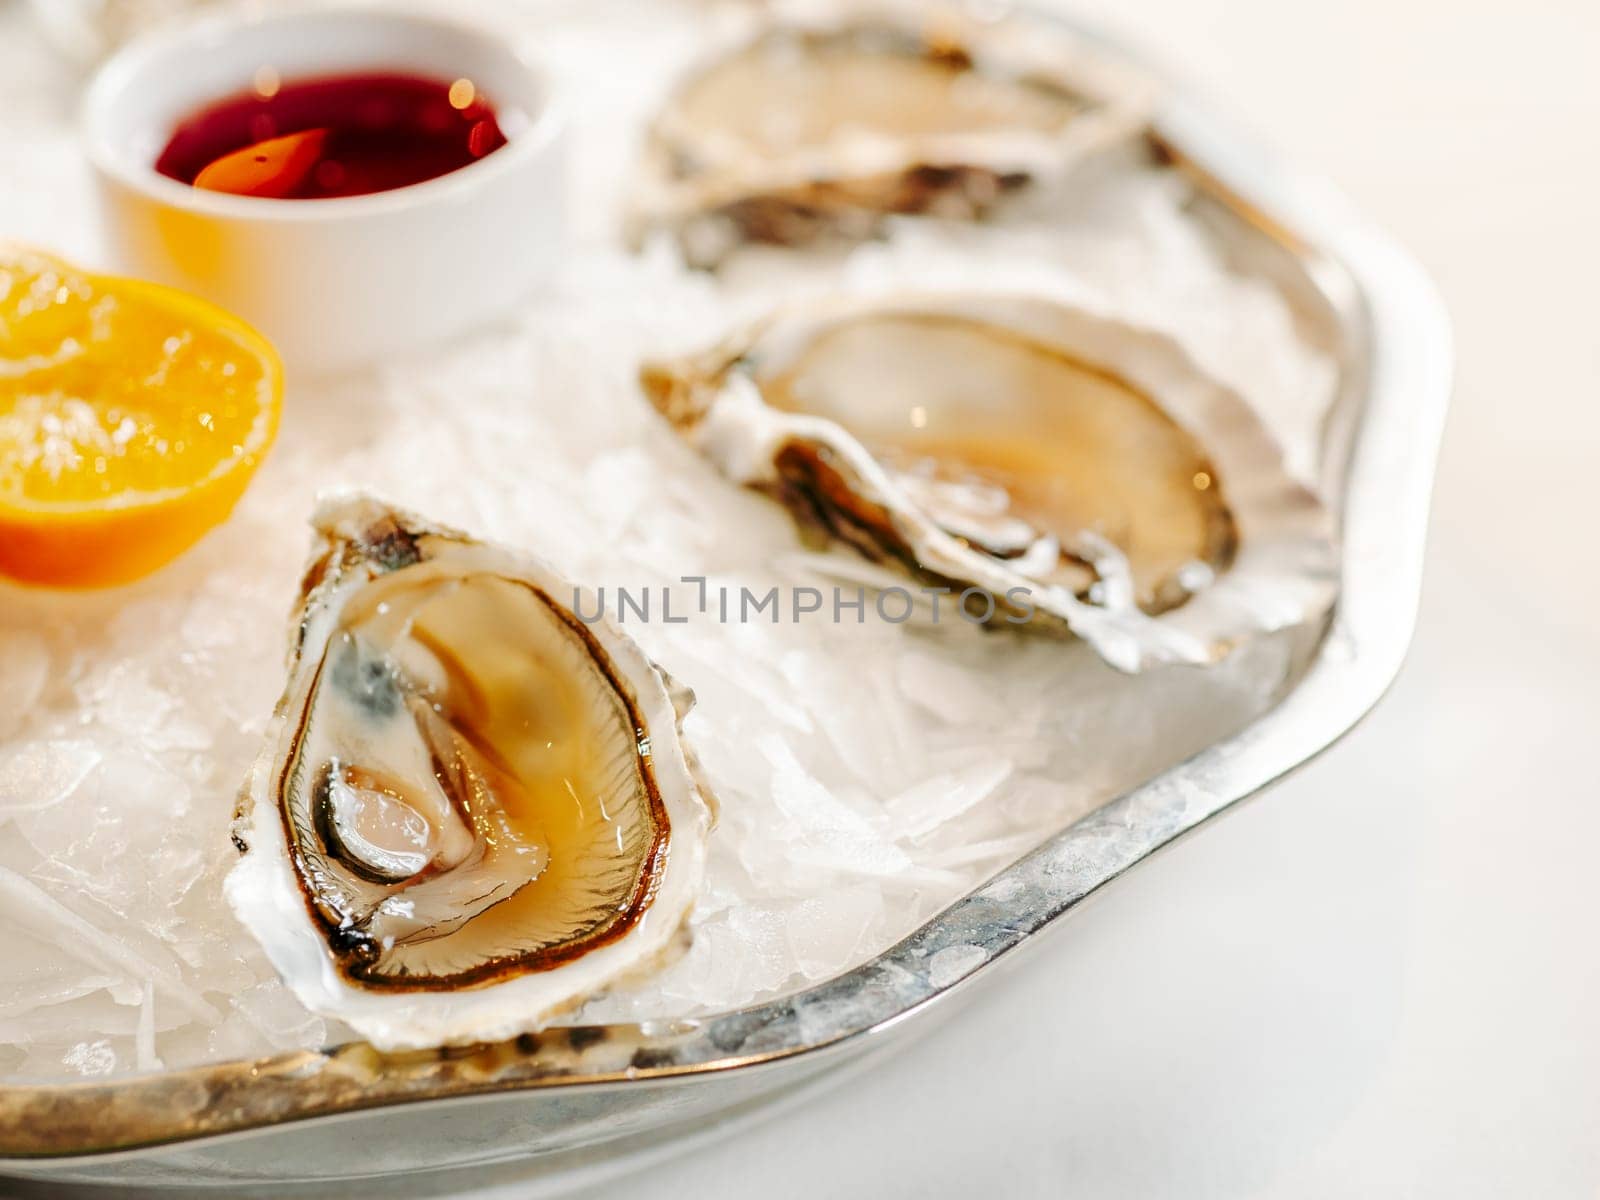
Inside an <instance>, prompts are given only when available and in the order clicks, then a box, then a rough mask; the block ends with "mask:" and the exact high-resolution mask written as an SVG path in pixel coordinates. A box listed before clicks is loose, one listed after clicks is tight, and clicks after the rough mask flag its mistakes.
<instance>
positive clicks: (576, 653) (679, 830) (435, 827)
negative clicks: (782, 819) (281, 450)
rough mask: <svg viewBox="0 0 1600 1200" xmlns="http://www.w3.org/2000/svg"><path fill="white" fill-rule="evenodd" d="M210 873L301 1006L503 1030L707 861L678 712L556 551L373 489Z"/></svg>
mask: <svg viewBox="0 0 1600 1200" xmlns="http://www.w3.org/2000/svg"><path fill="white" fill-rule="evenodd" d="M315 525H316V528H317V532H318V535H319V544H318V548H317V553H316V556H315V558H314V560H313V564H312V567H311V569H310V571H309V573H308V575H307V577H306V581H305V585H304V592H303V597H302V603H301V607H300V609H299V612H298V614H297V617H296V621H295V634H294V644H293V647H292V651H291V657H290V671H289V681H288V685H287V687H286V689H285V691H284V694H283V698H282V699H281V700H280V701H279V704H278V707H277V710H276V712H275V714H274V717H273V720H272V723H271V726H270V728H269V731H268V736H267V742H266V747H265V749H264V751H263V752H262V754H261V756H260V758H259V760H258V761H257V763H256V765H255V768H254V770H253V771H252V773H251V777H250V780H249V782H248V785H247V788H246V793H245V796H244V798H243V802H242V805H241V812H240V814H239V817H238V819H237V821H236V822H235V840H236V842H237V843H238V845H239V848H240V849H241V851H242V852H243V857H242V859H241V860H240V862H239V864H238V866H236V867H235V868H234V869H233V871H232V872H231V873H230V874H229V876H228V878H227V881H226V885H225V890H226V893H227V897H228V900H229V902H230V903H231V905H232V906H233V908H234V910H235V911H236V912H237V914H238V915H239V918H240V920H241V921H243V922H244V924H245V925H246V926H247V927H248V928H249V929H250V930H251V931H252V932H253V933H254V934H255V936H256V938H257V939H258V940H259V941H260V942H261V944H262V946H263V947H264V948H265V950H266V952H267V956H268V957H269V958H270V959H271V960H272V963H273V965H274V966H275V967H276V968H277V969H278V971H279V973H280V974H281V975H282V976H283V978H284V980H285V981H286V982H287V983H288V984H289V986H290V987H291V988H292V989H293V990H294V992H295V994H296V995H297V996H299V998H300V1000H301V1001H302V1002H303V1003H304V1004H305V1005H306V1006H307V1007H308V1008H310V1009H312V1010H314V1011H316V1012H319V1013H322V1014H324V1015H326V1016H331V1017H335V1018H338V1019H340V1020H342V1021H344V1022H346V1023H347V1024H349V1025H351V1026H353V1027H354V1028H355V1029H356V1030H357V1031H358V1032H359V1033H360V1034H362V1035H363V1036H364V1037H366V1038H367V1039H368V1040H369V1041H371V1042H373V1043H374V1044H375V1045H377V1046H379V1047H381V1048H385V1049H388V1048H397V1047H417V1046H428V1045H438V1044H443V1043H452V1042H477V1041H492V1040H498V1039H501V1038H506V1037H511V1036H514V1035H515V1034H518V1033H521V1032H524V1031H526V1030H528V1029H531V1028H536V1027H538V1026H539V1025H540V1024H541V1023H543V1022H545V1021H546V1020H547V1019H548V1018H549V1017H550V1016H552V1015H553V1014H556V1013H558V1012H560V1011H561V1010H563V1009H565V1008H568V1007H570V1006H572V1005H573V1004H575V1003H576V1002H578V1001H580V1000H582V999H583V998H584V997H586V996H588V995H590V994H592V993H593V992H595V991H597V990H599V989H601V988H603V987H605V986H606V985H607V984H609V983H611V982H613V981H615V980H617V979H618V978H619V977H622V976H624V975H627V974H630V973H633V972H635V971H638V970H641V969H644V968H647V967H649V966H652V965H655V964H656V963H657V961H658V960H660V959H661V958H662V957H663V956H664V955H666V954H667V953H669V952H670V951H671V950H673V949H674V948H675V947H676V946H677V945H679V944H681V939H680V931H681V930H682V927H683V925H684V919H685V917H686V915H687V913H688V911H689V908H690V905H691V903H692V902H693V900H694V898H695V896H696V894H697V892H698V891H699V887H700V881H701V876H702V871H703V864H704V857H705V840H706V836H707V832H708V830H709V827H710V824H711V811H710V808H709V806H708V804H707V801H706V799H705V798H704V797H703V796H702V794H701V792H700V790H699V788H698V787H697V785H696V782H695V779H694V777H693V774H692V769H691V760H690V759H689V757H688V755H687V753H686V751H685V750H684V748H683V746H682V744H681V743H680V741H679V728H678V726H679V722H680V720H681V718H682V716H683V715H684V713H686V712H687V710H688V707H689V705H690V704H691V703H692V697H690V696H689V695H688V693H687V692H686V691H684V690H682V689H674V688H673V687H672V686H671V685H670V683H669V681H668V680H667V678H666V677H665V676H664V675H663V674H662V673H661V671H660V670H659V669H658V668H656V667H655V666H654V665H653V664H652V663H651V662H650V660H649V659H648V658H646V657H645V655H644V653H643V652H642V651H641V650H640V649H639V648H638V647H637V646H636V645H635V644H634V643H633V642H632V641H631V640H629V639H628V638H627V637H626V636H625V635H623V634H622V632H621V631H620V630H618V629H616V628H615V627H614V626H612V625H610V624H608V623H605V622H600V621H596V622H593V623H586V622H585V621H584V620H582V619H580V618H579V617H578V616H577V615H576V613H575V612H574V610H573V609H572V608H569V607H568V605H569V604H574V603H575V599H576V594H575V591H574V589H573V587H572V585H571V584H569V583H567V582H566V581H564V580H563V579H562V578H561V577H560V576H558V575H557V574H556V573H555V572H554V571H552V570H551V569H550V568H549V567H547V566H545V565H543V564H542V563H539V562H537V561H535V560H533V559H531V558H528V557H526V556H524V555H520V554H516V553H513V552H512V551H509V550H506V549H502V548H499V547H495V546H491V545H486V544H484V543H481V542H477V541H474V540H473V539H471V538H468V537H466V536H465V535H463V534H460V533H455V532H453V531H450V530H447V529H443V528H440V527H437V526H434V525H430V524H428V523H426V522H424V521H422V520H420V519H419V518H417V517H414V516H411V515H409V514H407V513H403V512H399V511H396V510H394V509H391V508H388V507H386V506H385V505H383V504H381V503H379V502H377V501H375V500H372V499H369V498H365V497H359V496H357V497H353V498H345V499H340V500H336V501H333V502H330V503H327V504H325V505H323V506H322V507H321V509H320V510H319V511H318V513H317V515H316V518H315Z"/></svg>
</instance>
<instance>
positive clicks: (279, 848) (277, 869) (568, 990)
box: [222, 490, 716, 1050]
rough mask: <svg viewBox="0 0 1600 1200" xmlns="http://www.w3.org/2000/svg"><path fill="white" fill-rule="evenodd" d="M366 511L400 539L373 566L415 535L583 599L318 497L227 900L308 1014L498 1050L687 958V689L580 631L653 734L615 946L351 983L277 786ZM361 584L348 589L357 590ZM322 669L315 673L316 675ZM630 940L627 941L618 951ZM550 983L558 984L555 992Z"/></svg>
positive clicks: (534, 564)
mask: <svg viewBox="0 0 1600 1200" xmlns="http://www.w3.org/2000/svg"><path fill="white" fill-rule="evenodd" d="M374 514H378V515H380V516H382V517H385V518H392V519H393V520H394V523H395V524H396V526H397V527H398V530H399V532H400V534H401V535H402V536H401V537H400V538H399V539H396V540H395V541H393V542H389V543H387V544H383V543H373V544H372V545H371V547H370V551H371V553H370V554H369V555H367V556H365V557H367V558H368V559H369V560H370V558H371V557H372V555H378V554H386V555H389V556H390V557H389V559H388V562H387V565H386V570H387V571H392V570H395V569H400V568H402V567H403V566H405V565H409V562H410V561H416V560H415V559H414V558H413V559H410V560H407V558H406V556H407V555H408V554H410V555H414V554H415V547H414V545H411V544H410V543H412V542H413V541H414V539H415V538H417V537H423V536H429V537H438V538H441V539H445V540H447V541H452V542H458V543H461V544H464V545H467V546H471V547H479V548H482V549H484V550H485V551H486V552H489V553H491V554H494V555H497V556H500V557H502V559H503V561H504V562H505V563H506V564H507V565H509V566H511V567H513V568H515V569H516V570H517V571H518V572H520V573H521V576H522V577H523V578H525V579H528V580H530V581H532V582H535V583H536V584H543V585H547V586H545V587H544V590H545V591H546V592H549V591H550V590H551V588H552V587H559V586H566V587H572V588H574V589H575V590H576V591H577V592H578V593H580V594H581V591H582V589H581V588H577V585H575V584H573V583H571V582H570V581H568V580H566V579H565V578H564V577H563V576H562V575H561V574H560V573H559V572H558V571H556V570H555V569H554V568H553V567H551V566H549V565H548V564H546V563H544V562H543V561H542V560H540V559H538V558H537V557H535V556H533V555H531V554H528V553H526V552H524V551H521V550H518V549H515V548H512V547H509V546H505V545H502V544H498V543H495V542H489V541H483V540H480V539H478V538H474V537H472V536H470V535H468V534H465V533H463V532H461V531H460V530H457V529H454V528H451V527H450V526H447V525H441V524H438V523H436V522H432V521H429V520H427V519H425V518H422V517H419V516H417V515H416V514H414V513H412V512H410V511H408V510H406V509H403V508H401V507H399V506H396V505H391V504H388V503H387V502H385V501H383V500H380V499H378V498H377V497H375V496H372V495H370V494H369V493H366V492H362V491H344V490H341V491H338V492H334V493H330V494H328V495H326V496H323V497H320V498H319V500H318V503H317V506H316V510H315V513H314V515H313V518H312V524H313V527H314V528H315V529H316V531H317V542H316V544H315V547H314V550H313V553H312V556H311V561H310V563H309V565H308V567H307V569H306V572H305V574H304V577H303V581H302V585H301V593H300V595H301V599H300V600H299V602H298V604H297V606H296V608H295V615H294V619H293V620H292V628H291V635H290V646H289V654H288V660H289V661H288V671H287V676H286V681H285V688H284V693H283V695H282V696H281V697H280V698H279V700H278V702H277V704H276V705H275V706H274V710H273V715H272V718H271V720H270V722H269V723H268V727H267V730H266V732H265V733H264V735H263V744H262V749H261V751H260V752H259V753H258V754H257V756H256V758H255V760H254V762H253V763H252V766H251V768H250V771H249V773H248V775H247V778H246V780H245V783H244V786H243V787H242V789H241V791H240V795H239V801H238V805H237V807H236V809H235V815H234V822H233V827H232V838H233V842H234V845H235V847H236V848H238V849H239V851H240V858H239V861H238V862H237V863H235V864H234V865H233V866H232V867H231V868H230V870H229V872H228V874H227V876H226V877H225V878H224V880H223V885H222V886H223V893H224V896H225V897H226V899H227V901H228V904H229V906H230V907H231V908H232V909H233V911H234V913H235V915H236V916H238V918H239V920H240V922H241V924H243V925H244V926H245V927H246V928H247V929H249V930H250V932H251V933H252V935H253V936H254V937H255V939H256V941H257V942H258V943H259V944H260V946H261V948H262V949H263V950H264V951H265V953H266V955H267V958H268V959H269V961H271V963H272V965H273V967H274V969H275V970H276V972H277V974H278V975H279V977H280V978H281V979H282V980H283V982H284V983H285V984H286V985H287V986H288V987H289V988H290V990H291V991H293V992H294V993H295V995H296V997H297V998H298V999H299V1000H300V1002H301V1003H302V1004H304V1005H305V1006H306V1007H307V1008H308V1009H310V1010H311V1011H312V1012H315V1013H318V1014H319V1015H322V1016H324V1017H330V1018H332V1019H335V1020H339V1021H342V1022H344V1023H345V1024H347V1025H349V1026H350V1027H351V1028H352V1029H354V1030H355V1031H356V1033H358V1034H359V1035H360V1036H361V1037H363V1038H364V1039H366V1040H367V1041H368V1042H370V1043H371V1044H372V1045H374V1046H376V1047H378V1048H379V1049H382V1050H398V1049H419V1048H425V1047H429V1046H440V1045H456V1044H462V1043H474V1042H486V1041H498V1040H504V1039H506V1038H510V1037H514V1036H517V1035H519V1034H522V1033H526V1032H530V1031H533V1030H536V1029H539V1028H542V1027H543V1026H544V1025H546V1024H548V1022H549V1021H550V1020H551V1019H553V1018H555V1017H557V1016H559V1015H561V1014H562V1013H563V1012H567V1011H570V1010H571V1009H572V1008H575V1007H576V1006H577V1005H579V1004H581V1003H582V1002H583V1001H584V1000H586V999H588V998H589V997H590V996H592V995H594V994H595V993H596V992H598V991H600V990H602V989H603V988H605V987H608V986H610V985H612V984H614V983H617V982H620V981H623V980H626V979H627V978H630V977H632V976H634V975H636V974H637V973H639V972H640V971H643V970H646V969H650V968H651V967H653V966H655V965H657V964H659V963H660V962H661V961H662V960H663V959H665V958H667V957H670V956H672V955H673V954H675V953H676V952H677V951H679V950H680V949H681V947H682V942H683V936H684V934H685V932H686V930H687V922H688V918H689V915H690V912H691V911H692V909H693V907H694V904H695V902H696V900H697V899H698V897H699V894H700V892H701V890H702V883H703V876H704V869H705V858H706V853H707V838H708V836H709V833H710V831H711V828H712V827H713V825H714V824H715V819H716V807H715V802H714V800H713V799H712V797H711V793H710V792H709V790H708V789H706V787H705V785H704V783H703V782H702V780H701V778H700V775H699V771H698V764H697V761H696V759H695V757H694V755H693V752H692V751H691V750H690V749H689V747H688V746H687V745H686V744H685V743H684V742H683V740H682V729H681V726H682V721H683V718H684V717H685V716H687V714H688V712H689V710H690V708H691V707H692V704H693V693H692V692H690V691H689V690H688V689H687V688H685V687H684V686H683V685H681V684H679V683H677V681H675V680H674V679H672V677H671V676H669V675H667V673H666V672H665V671H663V670H662V669H661V668H659V667H657V666H656V665H655V663H654V662H653V660H651V659H650V658H649V656H648V655H647V654H645V652H644V650H643V649H642V648H641V647H639V646H638V644H637V643H636V642H634V641H633V639H632V638H630V637H628V636H627V635H626V634H625V633H623V632H622V631H621V630H620V629H618V628H617V627H616V626H615V624H614V623H613V622H611V621H610V620H608V619H605V618H603V617H602V618H600V619H597V620H596V621H594V622H593V623H592V624H590V623H587V622H585V623H584V624H585V625H586V626H587V627H586V629H585V630H584V632H585V633H586V634H589V635H591V636H592V637H593V638H594V641H595V642H596V643H597V644H598V645H599V646H600V648H601V649H603V650H604V651H605V652H606V654H607V657H608V659H609V660H610V663H611V665H612V666H613V668H614V669H615V670H616V671H617V678H618V679H619V680H620V681H621V682H623V683H625V684H626V685H627V688H628V691H627V692H623V691H621V690H619V693H618V694H619V696H621V697H622V698H623V699H624V700H625V702H626V703H627V704H628V706H629V711H630V713H631V714H636V715H637V717H638V718H639V721H640V724H639V726H638V727H637V728H639V729H642V730H643V731H644V733H645V735H646V736H647V737H648V738H649V743H650V765H651V768H652V770H651V773H650V776H648V777H649V778H651V782H652V784H653V786H654V787H655V789H656V790H657V793H658V797H659V801H660V804H661V805H662V821H661V824H660V826H659V827H658V832H659V838H658V842H657V844H656V845H655V847H654V850H653V853H654V855H655V856H656V858H657V860H658V861H659V870H657V871H654V872H646V876H647V880H646V882H647V885H648V889H649V895H648V898H647V899H646V900H645V902H644V903H643V904H642V905H641V906H640V909H639V913H638V918H637V920H635V921H634V922H632V923H631V924H629V925H628V926H627V927H626V928H624V929H623V930H622V931H621V932H620V933H619V934H618V935H617V936H616V937H614V938H611V939H609V940H607V941H605V942H603V943H601V944H598V945H594V946H591V947H589V948H588V949H586V950H585V951H584V952H583V953H580V954H577V955H576V956H573V957H571V958H568V959H564V960H563V961H560V962H557V963H555V964H553V965H550V966H544V967H536V968H533V969H522V970H516V971H513V972H511V973H507V974H502V975H501V976H499V977H497V978H491V979H487V980H482V981H476V982H471V983H467V984H464V985H459V986H453V985H452V986H442V987H427V986H422V987H406V986H398V987H394V986H385V985H383V984H379V985H378V986H373V985H371V984H370V983H368V982H364V981H357V980H354V979H352V978H351V977H350V976H349V975H348V974H347V973H346V971H345V970H344V969H343V968H342V966H341V964H340V963H338V962H337V961H336V958H337V956H336V954H335V953H334V952H333V950H332V948H331V947H330V945H329V943H328V941H327V939H326V937H325V936H324V930H325V929H326V925H325V923H324V922H323V921H322V920H321V919H320V917H319V915H318V914H317V912H316V911H315V904H314V901H313V898H312V897H311V895H310V894H309V892H308V890H307V888H306V887H305V886H304V884H303V883H302V880H301V877H300V874H299V872H298V871H297V870H296V869H295V867H294V865H293V864H292V863H291V861H290V858H289V856H290V855H291V854H292V853H293V851H292V849H291V847H290V838H289V836H288V833H287V831H286V822H287V820H288V818H287V815H286V814H284V813H283V812H282V806H281V804H280V803H279V801H278V798H277V795H276V789H275V788H273V786H272V780H273V779H274V778H275V777H276V776H277V775H279V774H280V773H281V772H280V771H279V769H278V768H279V767H280V765H281V764H284V763H286V761H287V760H286V758H285V747H286V745H287V744H288V742H289V741H290V740H291V739H292V730H291V729H290V727H289V721H290V717H291V712H292V709H293V707H294V705H293V701H294V700H295V698H296V697H297V696H298V694H299V693H300V691H301V690H303V689H301V688H300V687H298V686H297V684H298V683H299V682H300V677H301V673H302V672H303V670H304V669H305V667H306V665H307V662H306V649H307V646H308V644H310V643H309V641H308V639H310V638H312V637H313V631H312V629H311V625H312V623H313V619H314V617H315V616H316V615H318V613H319V611H326V607H324V608H323V609H319V607H318V603H319V596H320V599H321V602H322V604H323V605H324V606H326V605H328V604H329V603H330V601H331V599H333V596H332V595H331V594H330V593H324V592H323V591H322V589H324V588H325V587H332V588H334V589H335V591H337V585H338V584H339V582H340V575H339V573H338V568H337V567H336V566H334V560H335V559H337V558H338V557H339V556H340V555H341V554H342V553H347V552H349V551H350V550H351V549H352V548H353V543H354V542H355V541H356V540H357V538H358V537H359V535H354V534H352V533H350V532H349V531H350V530H352V529H354V528H356V527H357V526H360V527H363V528H371V527H373V524H374V522H373V520H372V518H373V515H374ZM362 582H364V581H358V582H356V583H355V584H354V585H350V584H348V583H347V584H346V586H349V587H351V590H352V591H353V590H355V589H356V588H359V587H360V586H361V583H362ZM551 599H552V600H553V597H551ZM563 607H564V606H562V605H561V604H560V603H559V601H555V602H554V603H553V604H552V608H553V609H554V610H557V611H559V610H561V609H562V608H563ZM619 659H620V660H622V661H619ZM320 661H321V660H320V659H318V660H316V662H315V663H313V664H311V665H312V666H313V667H318V666H320ZM313 673H314V671H313ZM668 730H670V733H667V732H666V731H668ZM630 938H633V939H635V940H634V942H633V944H632V947H631V948H630V949H629V950H628V951H627V952H624V949H623V948H624V947H626V946H628V944H629V940H630ZM558 979H559V980H560V981H561V982H560V983H552V981H555V980H558ZM430 1008H431V1009H433V1010H434V1011H432V1012H430V1011H428V1010H429V1009H430Z"/></svg>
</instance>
